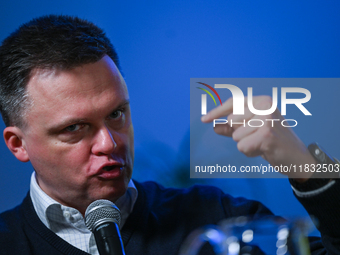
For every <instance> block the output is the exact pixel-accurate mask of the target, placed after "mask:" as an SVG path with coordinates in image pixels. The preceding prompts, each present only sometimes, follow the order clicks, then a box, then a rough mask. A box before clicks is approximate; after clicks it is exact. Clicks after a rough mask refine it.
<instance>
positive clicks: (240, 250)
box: [180, 216, 313, 255]
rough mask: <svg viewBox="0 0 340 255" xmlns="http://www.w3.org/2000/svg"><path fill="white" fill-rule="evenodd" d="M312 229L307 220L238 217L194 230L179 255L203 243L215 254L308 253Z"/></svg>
mask: <svg viewBox="0 0 340 255" xmlns="http://www.w3.org/2000/svg"><path fill="white" fill-rule="evenodd" d="M312 229H313V225H312V224H311V223H310V221H308V220H306V219H292V220H285V219H282V218H279V217H268V216H266V217H264V218H262V219H251V218H249V217H245V216H241V217H237V218H232V219H226V220H224V221H222V222H221V223H220V224H219V225H217V226H216V225H208V226H205V227H203V228H200V229H197V230H195V231H193V232H192V233H191V234H190V235H189V236H188V237H187V239H186V240H185V242H184V243H183V245H182V247H181V250H180V255H196V254H199V252H200V250H201V248H202V247H203V245H205V244H206V243H209V244H210V245H211V247H212V248H213V250H214V252H215V254H218V255H239V254H243V255H245V254H247V255H250V254H277V255H284V254H286V255H310V249H309V243H308V239H307V234H308V233H309V232H310V231H311V230H312Z"/></svg>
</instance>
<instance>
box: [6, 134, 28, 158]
mask: <svg viewBox="0 0 340 255" xmlns="http://www.w3.org/2000/svg"><path fill="white" fill-rule="evenodd" d="M4 139H5V143H6V145H7V147H8V149H9V150H10V151H11V152H12V153H13V155H14V156H15V157H16V158H17V159H18V160H20V161H22V162H27V161H29V157H28V154H27V150H26V146H25V141H24V139H23V133H22V131H21V129H20V128H18V127H6V128H5V130H4Z"/></svg>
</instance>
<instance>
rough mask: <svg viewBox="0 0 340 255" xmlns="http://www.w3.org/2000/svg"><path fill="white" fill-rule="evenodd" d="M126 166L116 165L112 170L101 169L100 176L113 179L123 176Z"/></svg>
mask: <svg viewBox="0 0 340 255" xmlns="http://www.w3.org/2000/svg"><path fill="white" fill-rule="evenodd" d="M123 169H124V167H116V168H114V169H112V170H110V171H105V170H101V171H100V173H99V174H98V177H100V178H102V179H105V180H113V179H117V178H118V177H120V176H121V174H122V172H123Z"/></svg>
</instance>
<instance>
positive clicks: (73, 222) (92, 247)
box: [30, 172, 138, 255]
mask: <svg viewBox="0 0 340 255" xmlns="http://www.w3.org/2000/svg"><path fill="white" fill-rule="evenodd" d="M30 195H31V199H32V202H33V206H34V209H35V211H36V213H37V214H38V217H39V218H40V220H41V221H42V222H43V223H44V224H45V226H46V227H48V228H49V229H50V230H52V231H53V232H54V233H55V234H57V235H58V236H59V237H61V238H62V239H64V240H65V241H66V242H68V243H70V244H71V245H73V246H75V247H77V248H78V249H80V250H83V251H85V252H87V253H90V254H93V255H99V253H98V249H97V245H96V242H95V239H94V235H93V233H92V232H91V231H90V230H89V229H88V228H87V227H86V225H85V221H84V217H83V216H82V214H81V213H80V212H79V211H78V210H77V209H74V208H72V207H68V206H64V205H62V204H60V203H59V202H57V201H55V200H54V199H52V198H51V197H50V196H48V195H47V194H46V193H45V192H44V191H43V190H42V189H41V188H40V187H39V185H38V183H37V180H36V176H35V172H33V173H32V176H31V185H30ZM137 196H138V192H137V189H136V187H135V185H134V183H133V181H132V180H130V182H129V185H128V189H127V191H126V193H125V194H124V195H123V196H122V197H120V198H119V199H118V200H117V201H116V203H115V204H116V205H117V206H118V208H119V209H120V212H121V215H122V220H121V224H120V229H121V228H122V227H123V225H124V224H125V221H126V219H127V218H128V216H129V215H130V213H131V212H132V210H133V207H134V205H135V202H136V200H137Z"/></svg>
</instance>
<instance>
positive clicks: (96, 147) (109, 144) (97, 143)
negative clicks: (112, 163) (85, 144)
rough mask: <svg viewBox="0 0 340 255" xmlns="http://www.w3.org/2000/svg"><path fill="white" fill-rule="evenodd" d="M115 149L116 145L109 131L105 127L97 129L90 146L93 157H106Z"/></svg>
mask: <svg viewBox="0 0 340 255" xmlns="http://www.w3.org/2000/svg"><path fill="white" fill-rule="evenodd" d="M116 147H117V143H116V142H115V140H114V139H113V137H112V134H111V132H110V130H109V129H108V128H107V127H105V126H104V127H102V128H101V129H99V131H98V132H97V134H96V136H95V140H94V144H93V146H92V153H93V154H95V155H103V154H104V155H108V154H111V153H113V152H114V150H115V149H116Z"/></svg>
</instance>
